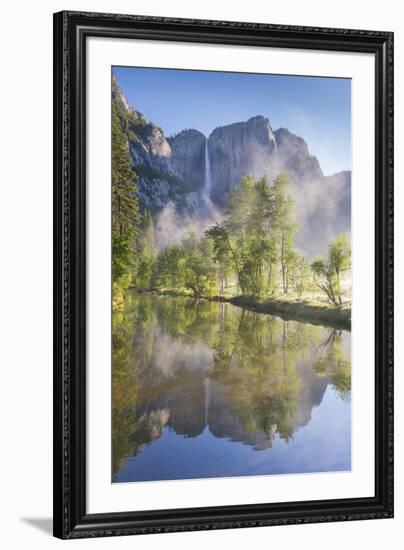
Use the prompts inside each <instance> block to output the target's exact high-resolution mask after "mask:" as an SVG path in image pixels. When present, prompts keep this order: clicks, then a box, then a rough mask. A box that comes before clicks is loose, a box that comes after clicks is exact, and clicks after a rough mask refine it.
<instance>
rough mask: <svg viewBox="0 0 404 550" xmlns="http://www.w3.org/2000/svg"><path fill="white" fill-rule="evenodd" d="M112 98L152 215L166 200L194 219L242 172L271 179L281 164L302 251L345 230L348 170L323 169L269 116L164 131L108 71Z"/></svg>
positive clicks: (219, 200) (220, 205) (220, 203)
mask: <svg viewBox="0 0 404 550" xmlns="http://www.w3.org/2000/svg"><path fill="white" fill-rule="evenodd" d="M112 98H113V102H114V103H115V106H116V108H117V110H118V112H119V116H120V120H121V123H122V126H123V127H124V129H125V131H126V135H127V137H128V147H129V151H130V154H131V159H132V165H133V168H134V170H135V171H136V173H137V175H138V182H137V186H138V195H139V202H140V205H141V207H142V208H148V209H150V210H151V211H152V213H153V215H154V216H157V215H158V214H159V213H160V212H162V211H164V209H165V208H166V207H167V206H169V207H170V208H171V209H173V208H174V210H175V211H176V212H178V213H180V214H181V215H182V216H184V215H185V216H186V217H187V218H188V217H191V218H195V219H197V218H199V219H207V218H209V209H210V208H214V209H215V217H217V212H220V211H222V212H225V210H226V207H227V204H228V197H229V194H230V191H231V189H232V188H233V187H235V186H237V185H238V183H239V182H240V179H241V178H242V177H243V176H245V175H247V174H251V175H254V176H256V177H260V176H263V175H267V176H268V178H269V181H271V180H272V179H273V178H274V177H276V176H277V175H278V174H279V173H280V172H284V171H286V172H288V173H289V175H290V176H291V178H292V180H293V186H292V189H291V192H292V194H293V195H294V197H295V203H296V210H297V217H298V222H299V224H300V227H301V230H300V231H299V235H298V238H297V245H298V247H299V248H300V249H301V250H302V251H303V252H305V253H306V254H307V255H309V256H310V255H312V254H315V253H318V252H325V248H326V246H327V243H328V242H329V241H330V239H331V238H332V237H333V236H335V235H336V234H337V233H339V232H341V231H350V196H351V173H350V172H349V171H345V172H340V173H338V174H334V175H332V176H324V174H323V172H322V170H321V167H320V164H319V162H318V159H317V158H316V157H315V156H313V155H311V154H310V152H309V149H308V146H307V143H306V142H305V140H304V139H303V138H302V137H299V136H297V135H295V134H293V133H292V132H291V131H289V130H288V129H286V128H279V129H276V130H274V129H273V128H272V127H271V124H270V121H269V119H268V118H266V117H264V116H261V115H257V116H254V117H252V118H250V119H249V120H247V121H245V122H236V123H234V124H230V125H227V126H222V127H217V128H215V129H214V130H213V131H212V132H211V134H210V135H209V136H208V137H205V136H204V135H203V134H202V133H201V132H199V131H198V130H196V129H185V130H183V131H181V132H179V133H178V134H176V135H174V136H166V135H165V134H164V131H163V130H162V129H161V128H159V127H158V126H156V125H155V124H153V123H152V122H150V121H147V120H146V118H145V117H144V116H143V115H142V114H141V113H140V112H139V111H136V110H135V109H133V108H132V107H131V106H129V104H128V102H127V100H126V98H125V96H124V94H123V93H122V91H121V90H120V88H119V86H118V83H117V81H116V79H115V77H114V78H113V85H112ZM207 169H208V170H207ZM208 171H209V173H207V172H208ZM208 183H209V185H208ZM163 230H164V229H163Z"/></svg>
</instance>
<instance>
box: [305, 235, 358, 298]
mask: <svg viewBox="0 0 404 550" xmlns="http://www.w3.org/2000/svg"><path fill="white" fill-rule="evenodd" d="M350 267H351V245H350V242H349V239H348V237H347V235H345V234H343V233H342V234H340V235H338V236H337V237H336V238H335V239H334V240H333V241H332V242H331V243H330V245H329V247H328V257H327V259H325V258H322V257H318V258H316V259H315V260H314V261H313V263H312V264H311V269H312V271H313V277H314V283H315V285H316V286H317V287H318V288H320V289H321V290H322V291H323V292H325V294H326V295H327V297H328V299H329V300H330V302H332V303H333V304H334V305H336V306H339V305H341V304H342V297H341V274H342V273H344V272H346V271H348V270H349V269H350Z"/></svg>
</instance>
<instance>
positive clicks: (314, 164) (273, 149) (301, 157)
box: [209, 116, 323, 207]
mask: <svg viewBox="0 0 404 550" xmlns="http://www.w3.org/2000/svg"><path fill="white" fill-rule="evenodd" d="M209 153H210V163H211V172H212V182H213V186H212V194H211V198H212V200H213V201H214V202H215V203H216V204H218V205H220V206H222V207H224V206H225V205H226V204H227V199H228V195H229V192H230V190H231V189H232V188H233V187H234V186H236V185H238V183H239V181H240V179H241V178H242V177H243V176H245V175H246V174H251V175H254V176H256V177H260V176H263V175H267V176H268V177H269V179H272V178H274V177H275V176H276V175H277V174H279V172H282V171H286V172H288V173H289V174H290V176H291V177H292V178H293V179H294V180H295V181H296V182H297V183H302V182H306V181H308V180H313V179H319V178H322V177H323V173H322V171H321V168H320V165H319V163H318V160H317V159H316V157H314V156H312V155H310V153H309V151H308V148H307V144H306V142H305V141H304V140H303V139H302V138H300V137H298V136H296V135H294V134H292V132H290V131H289V130H287V129H285V128H280V129H279V130H275V131H273V130H272V128H271V125H270V122H269V120H268V119H267V118H265V117H263V116H255V117H253V118H250V119H249V120H247V122H238V123H236V124H230V125H229V126H225V127H220V128H216V129H215V130H214V131H213V132H212V133H211V135H210V136H209Z"/></svg>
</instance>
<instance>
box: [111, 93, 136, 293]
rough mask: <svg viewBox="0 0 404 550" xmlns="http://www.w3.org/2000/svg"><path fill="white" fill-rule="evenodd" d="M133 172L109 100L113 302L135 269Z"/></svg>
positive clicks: (120, 130) (124, 141)
mask: <svg viewBox="0 0 404 550" xmlns="http://www.w3.org/2000/svg"><path fill="white" fill-rule="evenodd" d="M135 182H136V174H135V173H134V171H133V169H132V167H131V162H130V156H129V148H128V140H127V137H126V135H125V133H124V131H123V129H122V126H121V124H120V120H119V116H118V107H117V105H116V103H115V102H113V103H112V283H113V294H114V302H116V300H119V299H120V298H121V295H122V291H123V290H124V289H126V288H127V287H128V286H129V285H130V283H131V280H132V277H133V275H134V273H135V272H136V267H137V266H136V254H135V250H136V239H137V235H138V230H137V226H138V224H139V222H140V214H139V206H138V200H137V196H136V191H137V189H136V183H135Z"/></svg>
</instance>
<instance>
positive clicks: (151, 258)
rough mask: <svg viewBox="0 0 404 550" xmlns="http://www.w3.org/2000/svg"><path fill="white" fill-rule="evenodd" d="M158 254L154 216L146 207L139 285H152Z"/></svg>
mask: <svg viewBox="0 0 404 550" xmlns="http://www.w3.org/2000/svg"><path fill="white" fill-rule="evenodd" d="M156 254H157V251H156V244H155V229H154V222H153V217H152V214H151V212H150V210H148V209H146V210H145V211H144V214H143V220H142V225H141V229H140V235H139V265H138V270H137V276H136V285H137V286H138V287H140V288H147V287H150V286H151V285H152V283H153V274H154V267H155V260H156Z"/></svg>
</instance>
